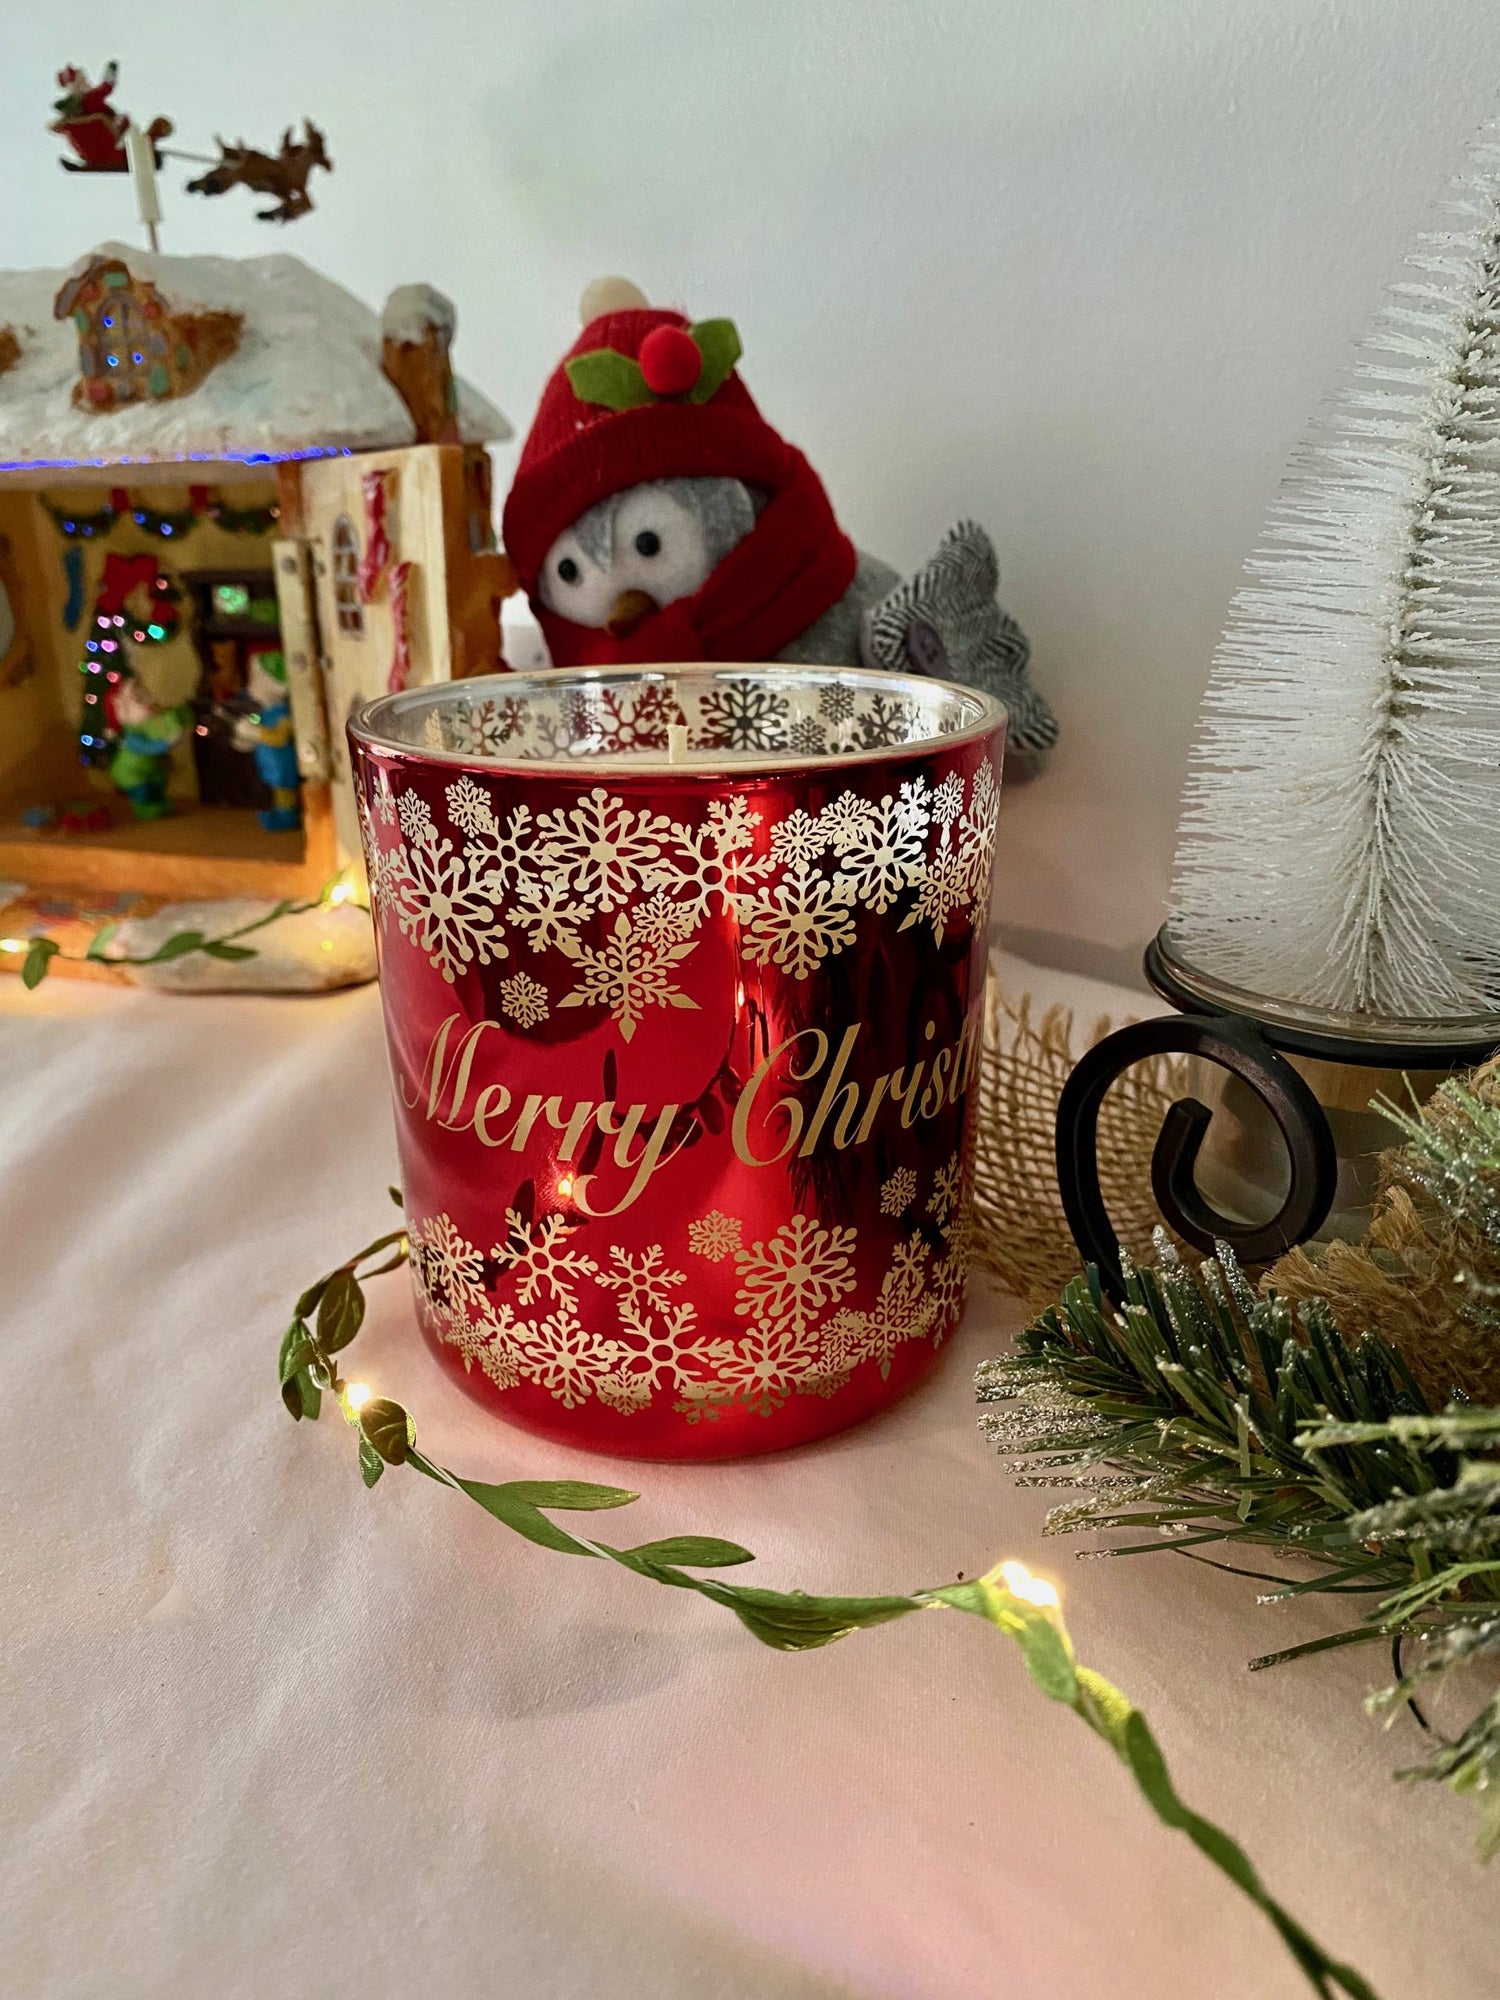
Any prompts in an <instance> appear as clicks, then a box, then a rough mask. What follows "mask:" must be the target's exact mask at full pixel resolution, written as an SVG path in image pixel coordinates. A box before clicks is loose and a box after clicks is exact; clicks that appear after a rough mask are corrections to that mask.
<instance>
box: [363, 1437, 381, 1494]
mask: <svg viewBox="0 0 1500 2000" xmlns="http://www.w3.org/2000/svg"><path fill="white" fill-rule="evenodd" d="M384 1471H385V1460H384V1459H383V1458H382V1457H381V1456H380V1453H379V1452H378V1451H377V1450H376V1449H375V1447H374V1445H372V1444H371V1443H370V1440H369V1439H368V1438H367V1437H362V1438H361V1439H360V1441H359V1476H360V1478H361V1479H362V1480H363V1481H364V1482H365V1484H366V1486H373V1485H374V1484H375V1482H376V1480H377V1479H378V1478H379V1477H380V1475H381V1473H382V1472H384Z"/></svg>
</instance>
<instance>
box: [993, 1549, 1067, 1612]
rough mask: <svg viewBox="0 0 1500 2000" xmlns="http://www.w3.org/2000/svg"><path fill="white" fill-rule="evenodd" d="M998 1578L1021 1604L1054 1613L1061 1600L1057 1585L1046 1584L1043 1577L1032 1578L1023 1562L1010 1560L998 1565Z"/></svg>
mask: <svg viewBox="0 0 1500 2000" xmlns="http://www.w3.org/2000/svg"><path fill="white" fill-rule="evenodd" d="M1000 1577H1001V1581H1002V1582H1003V1583H1004V1585H1005V1588H1006V1589H1007V1590H1008V1591H1009V1592H1010V1594H1011V1596H1012V1597H1019V1598H1020V1600H1021V1602H1022V1603H1023V1604H1035V1605H1036V1606H1037V1607H1038V1608H1039V1609H1041V1610H1044V1611H1055V1610H1056V1609H1057V1606H1058V1604H1059V1603H1060V1602H1061V1599H1060V1598H1059V1597H1058V1594H1057V1585H1056V1584H1055V1583H1048V1581H1047V1579H1046V1578H1045V1577H1043V1576H1033V1575H1032V1573H1031V1571H1030V1570H1029V1569H1028V1568H1027V1567H1026V1565H1025V1563H1023V1562H1016V1561H1014V1560H1011V1561H1009V1562H1003V1563H1001V1565H1000Z"/></svg>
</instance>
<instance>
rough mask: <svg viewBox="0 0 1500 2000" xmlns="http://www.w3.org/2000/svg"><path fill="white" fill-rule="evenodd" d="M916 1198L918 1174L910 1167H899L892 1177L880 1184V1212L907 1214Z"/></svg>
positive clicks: (884, 1213) (883, 1213) (885, 1213)
mask: <svg viewBox="0 0 1500 2000" xmlns="http://www.w3.org/2000/svg"><path fill="white" fill-rule="evenodd" d="M916 1198H917V1177H916V1175H915V1174H914V1173H913V1172H912V1170H911V1168H910V1167H897V1169H896V1171H895V1172H894V1173H893V1174H892V1175H891V1177H890V1179H889V1180H885V1181H882V1182H881V1184H880V1213H881V1214H882V1215H905V1213H906V1211H907V1210H908V1209H909V1208H910V1207H911V1205H912V1203H913V1202H914V1201H915V1200H916Z"/></svg>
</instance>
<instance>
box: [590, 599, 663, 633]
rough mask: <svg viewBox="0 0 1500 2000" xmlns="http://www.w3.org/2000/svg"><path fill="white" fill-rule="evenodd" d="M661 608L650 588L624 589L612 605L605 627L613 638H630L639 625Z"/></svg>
mask: <svg viewBox="0 0 1500 2000" xmlns="http://www.w3.org/2000/svg"><path fill="white" fill-rule="evenodd" d="M660 609H661V606H660V605H659V604H658V603H657V601H656V599H655V598H654V597H653V596H652V595H651V593H650V591H649V590H622V591H621V592H620V594H619V596H618V597H617V598H616V599H615V601H614V603H613V604H612V605H611V606H610V613H609V616H608V617H607V618H606V619H605V621H604V629H605V631H606V632H608V633H609V635H610V637H611V638H612V639H628V638H629V637H630V635H631V633H632V632H633V631H634V630H635V628H636V626H637V625H640V624H643V623H644V622H645V620H646V619H648V618H649V617H650V616H651V614H652V612H653V611H659V610H660Z"/></svg>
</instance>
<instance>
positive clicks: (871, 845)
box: [830, 781, 929, 914]
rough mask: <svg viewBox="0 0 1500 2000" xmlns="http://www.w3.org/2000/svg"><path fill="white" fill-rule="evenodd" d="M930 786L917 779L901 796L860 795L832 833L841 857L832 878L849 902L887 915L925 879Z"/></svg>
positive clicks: (832, 838)
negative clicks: (905, 893) (876, 797)
mask: <svg viewBox="0 0 1500 2000" xmlns="http://www.w3.org/2000/svg"><path fill="white" fill-rule="evenodd" d="M928 818H929V815H928V811H927V804H926V787H925V785H923V784H922V783H921V782H920V781H913V782H912V783H910V784H905V785H903V786H902V787H901V792H900V796H899V797H897V798H893V797H892V796H891V794H890V793H889V792H887V793H886V795H885V796H884V798H882V799H881V800H879V802H878V803H877V802H876V801H875V800H873V799H860V800H859V802H858V810H856V811H854V812H852V813H848V814H846V815H845V817H844V819H843V820H842V822H841V823H840V824H838V825H837V826H836V827H835V828H833V829H831V832H830V838H831V844H832V847H833V851H834V853H835V854H836V855H837V856H838V860H839V866H838V873H837V874H836V875H835V877H834V881H835V884H836V886H837V891H838V894H839V895H840V896H841V897H842V899H843V900H844V901H845V902H848V903H858V904H860V905H861V906H862V907H863V908H865V909H869V910H874V911H876V912H877V914H884V912H885V911H886V910H888V909H889V908H890V907H891V905H892V903H894V902H895V900H896V898H897V897H898V896H899V895H900V894H901V892H902V890H903V889H907V888H910V886H911V885H912V883H913V882H918V881H920V880H921V876H922V869H923V866H924V864H925V862H926V858H927V826H928Z"/></svg>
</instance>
